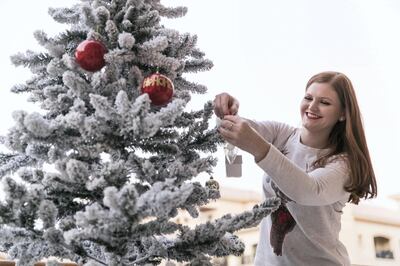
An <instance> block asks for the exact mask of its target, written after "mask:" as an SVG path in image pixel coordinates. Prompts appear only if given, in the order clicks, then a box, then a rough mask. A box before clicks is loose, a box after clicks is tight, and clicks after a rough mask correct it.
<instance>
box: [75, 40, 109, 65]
mask: <svg viewBox="0 0 400 266" xmlns="http://www.w3.org/2000/svg"><path fill="white" fill-rule="evenodd" d="M106 53H107V48H106V47H105V46H104V44H103V43H101V42H99V41H96V40H85V41H83V42H81V43H80V44H79V45H78V47H77V48H76V50H75V60H76V62H77V63H78V65H80V66H81V68H83V69H85V70H87V71H91V72H95V71H98V70H100V69H101V68H102V67H103V66H104V65H105V64H106V62H105V61H104V55H105V54H106Z"/></svg>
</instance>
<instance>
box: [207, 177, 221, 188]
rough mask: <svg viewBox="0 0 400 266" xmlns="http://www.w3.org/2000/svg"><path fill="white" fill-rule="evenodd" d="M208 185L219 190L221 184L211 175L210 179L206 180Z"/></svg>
mask: <svg viewBox="0 0 400 266" xmlns="http://www.w3.org/2000/svg"><path fill="white" fill-rule="evenodd" d="M206 187H208V188H209V189H213V190H218V189H219V184H218V182H217V181H216V180H214V178H213V177H212V176H210V179H209V180H208V181H207V182H206Z"/></svg>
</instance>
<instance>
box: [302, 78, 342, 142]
mask: <svg viewBox="0 0 400 266" xmlns="http://www.w3.org/2000/svg"><path fill="white" fill-rule="evenodd" d="M300 113H301V119H302V125H303V127H304V128H306V129H307V130H308V131H310V132H313V133H325V134H327V135H329V133H330V132H331V130H332V128H333V127H334V126H335V124H336V123H337V122H338V120H339V119H341V120H342V119H344V111H343V110H342V107H341V104H340V100H339V97H338V95H337V93H336V91H335V90H334V89H333V88H332V87H331V86H330V85H329V84H327V83H312V84H311V85H310V86H309V87H308V88H307V91H306V94H305V96H304V98H303V100H302V101H301V104H300Z"/></svg>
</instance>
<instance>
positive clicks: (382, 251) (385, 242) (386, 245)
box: [374, 236, 394, 259]
mask: <svg viewBox="0 0 400 266" xmlns="http://www.w3.org/2000/svg"><path fill="white" fill-rule="evenodd" d="M374 244H375V256H376V257H377V258H382V259H393V258H394V257H393V251H392V250H391V249H390V239H388V238H386V237H383V236H376V237H374Z"/></svg>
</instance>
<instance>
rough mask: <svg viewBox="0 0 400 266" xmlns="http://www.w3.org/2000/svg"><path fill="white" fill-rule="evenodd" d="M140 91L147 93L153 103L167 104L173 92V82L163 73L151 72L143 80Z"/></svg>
mask: <svg viewBox="0 0 400 266" xmlns="http://www.w3.org/2000/svg"><path fill="white" fill-rule="evenodd" d="M141 91H142V93H147V94H148V95H149V97H150V100H151V103H152V104H154V105H158V106H161V105H165V104H167V103H168V102H169V101H170V100H171V98H172V95H173V94H174V84H173V83H172V81H171V80H170V79H169V78H167V77H166V76H164V75H161V74H159V73H155V74H152V75H150V76H148V77H146V78H145V79H144V80H143V83H142V88H141Z"/></svg>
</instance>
